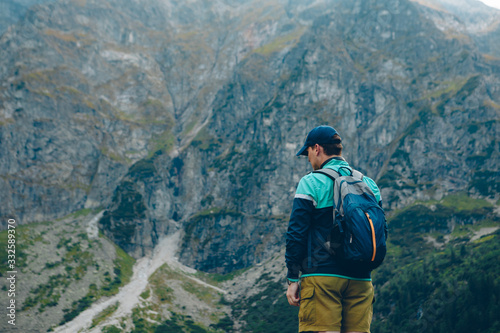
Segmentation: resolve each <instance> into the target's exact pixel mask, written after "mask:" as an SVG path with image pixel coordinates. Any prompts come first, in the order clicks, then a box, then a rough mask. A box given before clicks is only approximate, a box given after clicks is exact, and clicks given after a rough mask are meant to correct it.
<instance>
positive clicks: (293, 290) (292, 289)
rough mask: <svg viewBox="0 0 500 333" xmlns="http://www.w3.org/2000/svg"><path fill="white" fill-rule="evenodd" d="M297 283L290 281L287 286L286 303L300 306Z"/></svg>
mask: <svg viewBox="0 0 500 333" xmlns="http://www.w3.org/2000/svg"><path fill="white" fill-rule="evenodd" d="M299 291H300V287H299V283H298V282H292V283H290V285H289V286H288V290H287V291H286V298H287V299H288V303H290V305H293V306H300V297H299Z"/></svg>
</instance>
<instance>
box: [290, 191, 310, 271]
mask: <svg viewBox="0 0 500 333" xmlns="http://www.w3.org/2000/svg"><path fill="white" fill-rule="evenodd" d="M313 211H314V200H313V198H312V197H311V196H308V195H300V194H296V195H295V198H294V199H293V208H292V214H291V216H290V222H289V224H288V231H287V233H286V253H285V261H286V266H287V268H288V274H287V278H288V279H290V280H297V279H298V278H299V272H300V270H301V267H302V263H303V262H304V259H305V258H306V257H307V235H308V230H309V226H310V223H311V216H312V212H313Z"/></svg>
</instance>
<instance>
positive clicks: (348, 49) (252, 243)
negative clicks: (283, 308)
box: [0, 0, 500, 327]
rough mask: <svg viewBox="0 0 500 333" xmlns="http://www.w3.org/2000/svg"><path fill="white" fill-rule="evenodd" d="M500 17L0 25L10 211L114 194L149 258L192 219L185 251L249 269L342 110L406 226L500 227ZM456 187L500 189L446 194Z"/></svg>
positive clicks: (331, 1)
mask: <svg viewBox="0 0 500 333" xmlns="http://www.w3.org/2000/svg"><path fill="white" fill-rule="evenodd" d="M13 3H14V2H13ZM15 3H19V4H21V2H15ZM26 4H27V2H26ZM9 8H10V7H9ZM2 21H3V22H5V19H2ZM11 23H12V22H11V21H8V22H7V23H4V24H5V25H4V26H6V25H10V24H11ZM499 24H500V16H499V11H495V10H491V9H489V8H488V7H486V6H482V5H481V4H480V3H477V2H476V1H472V0H461V1H457V2H455V1H453V2H450V1H448V0H439V1H438V0H435V1H430V0H425V1H424V0H419V1H409V0H364V1H361V0H355V1H352V0H349V1H348V0H306V1H304V0H300V1H299V0H286V1H285V0H271V1H263V0H246V1H245V0H216V1H204V0H190V1H174V0H171V1H163V0H122V1H118V0H106V1H96V0H60V1H54V2H47V3H44V4H39V5H37V6H34V7H30V9H28V10H27V12H26V14H25V15H24V16H22V17H21V18H20V19H19V22H18V23H16V24H14V25H10V27H9V28H8V29H4V30H3V31H5V32H4V33H3V34H2V35H1V37H0V82H1V83H0V145H1V147H2V149H1V150H0V161H1V163H0V175H1V177H0V184H1V186H2V188H3V191H2V192H1V194H0V199H1V201H2V203H3V205H2V206H1V207H0V216H1V217H2V218H1V219H0V225H1V227H2V228H3V229H5V228H6V226H7V219H8V218H15V219H16V221H18V223H19V224H20V225H26V228H28V229H29V228H30V227H29V225H30V224H32V223H35V222H42V221H51V222H52V221H62V220H60V219H63V218H64V219H65V220H64V221H67V222H68V221H69V220H68V216H71V214H73V213H74V212H77V211H81V210H82V209H84V211H86V212H88V211H95V212H97V211H103V213H102V215H100V218H99V222H98V225H99V229H100V231H101V232H102V236H103V237H107V238H108V239H109V240H110V241H112V242H114V243H115V244H117V245H118V246H119V247H120V248H122V249H123V250H125V251H126V252H127V253H128V254H129V255H131V256H132V257H134V258H135V259H140V258H143V257H144V256H149V255H151V254H152V253H154V249H155V247H156V246H157V245H158V244H160V241H161V240H162V239H163V238H164V237H165V236H167V235H173V234H177V232H179V235H180V238H179V247H178V249H179V252H178V254H177V255H178V257H179V260H180V261H181V262H182V264H184V265H186V266H189V267H191V268H195V269H197V270H200V271H204V272H208V273H211V274H227V273H231V272H234V271H235V270H239V269H246V268H248V267H251V266H252V265H255V264H259V263H263V262H268V261H269V260H272V259H273V258H276V255H277V253H279V252H280V251H281V249H282V248H283V244H284V238H283V234H284V232H285V230H286V226H287V222H288V221H287V219H288V216H289V213H290V209H291V200H292V198H293V194H294V191H295V186H296V184H297V182H298V180H299V179H300V177H301V176H302V175H304V174H305V173H306V172H308V171H309V169H310V166H309V165H308V162H307V161H306V160H305V159H298V158H296V157H295V152H296V151H297V149H298V148H299V147H300V146H301V144H302V143H303V140H304V137H305V135H306V134H307V132H308V131H309V130H310V129H311V128H313V127H314V126H316V125H318V124H330V125H332V126H334V127H335V128H336V129H337V130H338V131H339V132H340V134H341V136H342V138H343V140H344V146H345V149H344V155H345V157H346V159H347V160H348V161H349V162H350V164H351V165H353V166H354V167H355V168H357V169H359V170H360V171H362V172H363V173H365V174H366V175H368V176H370V177H372V178H374V179H376V180H377V183H378V184H379V185H380V187H381V189H382V195H383V198H384V205H385V207H386V209H387V212H388V216H390V217H392V218H394V221H395V222H394V224H393V225H394V228H396V229H397V226H400V227H401V226H406V224H405V223H404V221H405V219H407V220H408V219H409V217H415V218H417V225H419V228H418V229H416V230H415V232H426V233H433V232H440V233H443V234H445V235H446V234H450V233H451V232H452V231H453V230H455V227H456V226H458V225H464V224H468V223H485V224H486V226H487V227H492V226H490V225H489V224H488V223H492V224H493V225H495V224H497V223H498V214H497V213H495V212H496V210H495V209H497V208H495V205H496V206H498V205H499V203H498V200H499V195H498V193H499V192H500V191H499V190H500V174H499V171H498V165H499V158H500V155H499V151H500V146H499V145H500V144H499V125H498V119H499V114H500V111H499V110H500V89H499V87H500V79H499V75H498V74H499V72H500V53H499V49H497V45H500V44H499V43H498V42H497V41H498V36H499V34H498V33H496V32H497V30H498V26H499ZM0 31H1V30H0ZM457 195H458V196H459V197H460V198H461V196H465V197H466V198H468V200H470V201H473V202H475V200H488V202H489V205H490V206H488V208H485V209H486V210H485V211H482V212H483V213H484V214H480V215H478V214H475V213H474V212H473V211H470V210H468V211H467V213H466V214H465V213H464V212H463V209H466V208H467V207H466V206H464V207H461V206H452V207H451V208H450V207H449V206H447V208H446V210H444V211H446V212H447V215H444V216H443V214H441V212H440V211H439V210H438V211H437V212H436V207H442V205H441V206H440V205H437V204H436V203H438V202H442V200H445V202H448V201H446V200H449V199H447V198H456V196H457ZM466 202H467V200H463V201H462V200H460V201H457V204H458V203H460V205H466V204H465V203H466ZM421 203H425V205H424V206H425V207H426V208H425V209H424V208H422V207H421V206H418V205H419V204H421ZM415 205H417V206H415ZM414 207H419V209H421V211H423V212H425V215H423V217H422V216H420V215H419V214H416V213H415V211H413V210H411V209H414ZM443 207H444V206H443ZM481 207H484V205H483V206H481ZM408 210H409V212H412V214H410V215H408V214H407V212H408ZM497 210H498V209H497ZM405 214H407V215H405ZM398 216H399V217H400V218H399V219H398ZM402 216H403V217H404V218H402ZM446 216H447V218H446ZM485 220H487V221H485ZM398 221H399V222H398ZM65 223H66V222H65ZM68 223H70V222H68ZM47 232H49V231H47ZM50 232H53V231H50ZM427 236H429V235H427V234H426V235H425V237H427ZM429 237H430V236H429ZM396 238H397V237H396ZM433 239H434V238H433ZM76 241H77V240H76V239H75V240H74V241H72V243H71V244H73V242H76ZM413 241H415V240H413ZM403 243H404V241H403V240H400V243H399V244H394V245H395V246H396V247H398V246H403V245H402V244H403ZM68 244H70V243H68ZM445 244H447V243H445ZM68 246H69V245H68ZM403 248H404V246H403ZM68 251H70V250H68ZM402 251H403V250H402ZM403 252H404V251H403ZM57 260H60V259H57ZM61 260H62V259H61ZM54 262H55V259H54ZM49 264H50V263H49ZM86 267H87V266H86ZM276 267H278V266H276ZM280 267H281V266H280ZM101 273H103V272H101ZM92 279H101V280H102V279H105V277H104V275H103V276H100V275H99V274H97V275H96V276H95V277H93V278H92ZM92 279H90V278H89V280H88V281H87V285H89V286H90V284H91V283H93V282H91V280H92ZM272 279H273V281H275V282H276V281H279V277H278V275H276V276H273V278H272ZM101 280H99V281H101ZM382 280H383V279H381V281H382ZM111 281H112V280H111ZM95 285H96V286H99V284H97V283H95ZM26 288H27V289H26V290H28V287H26ZM82 288H83V287H82ZM83 289H85V288H83ZM83 289H82V290H83ZM82 295H86V294H85V293H83V294H82ZM82 295H79V296H78V297H81V296H82ZM67 302H68V304H69V300H68V301H67ZM160 303H161V302H160ZM66 305H67V304H66ZM66 305H64V304H63V305H61V308H63V307H64V306H66ZM75 307H78V304H77V305H75ZM27 310H28V309H27ZM154 311H156V310H154ZM70 313H71V312H70ZM242 316H243V314H242ZM236 317H238V316H236V315H235V317H233V318H236ZM238 318H239V317H238ZM57 320H60V318H59V319H57ZM242 320H243V319H242ZM186 325H187V324H186ZM236 326H237V324H236ZM49 327H50V326H49Z"/></svg>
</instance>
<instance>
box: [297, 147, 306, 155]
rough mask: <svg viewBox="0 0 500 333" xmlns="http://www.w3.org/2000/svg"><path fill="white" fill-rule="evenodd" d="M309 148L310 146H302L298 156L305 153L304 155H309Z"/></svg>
mask: <svg viewBox="0 0 500 333" xmlns="http://www.w3.org/2000/svg"><path fill="white" fill-rule="evenodd" d="M307 148H308V146H305V145H304V147H302V148H300V150H299V152H298V153H297V156H300V155H304V156H307Z"/></svg>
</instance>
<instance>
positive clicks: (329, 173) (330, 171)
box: [313, 168, 340, 182]
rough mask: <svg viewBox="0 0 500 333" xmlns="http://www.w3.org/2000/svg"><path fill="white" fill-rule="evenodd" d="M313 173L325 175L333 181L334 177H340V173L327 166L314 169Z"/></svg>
mask: <svg viewBox="0 0 500 333" xmlns="http://www.w3.org/2000/svg"><path fill="white" fill-rule="evenodd" d="M313 173H321V174H323V175H325V176H327V177H328V178H330V179H331V180H333V181H334V182H335V179H337V178H338V177H340V173H338V172H337V171H335V170H333V169H329V168H324V169H319V170H314V171H313Z"/></svg>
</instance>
